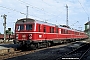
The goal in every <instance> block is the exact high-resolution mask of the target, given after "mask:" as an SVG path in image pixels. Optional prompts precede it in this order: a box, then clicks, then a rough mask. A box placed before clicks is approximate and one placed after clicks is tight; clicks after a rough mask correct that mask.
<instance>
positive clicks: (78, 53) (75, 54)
mask: <svg viewBox="0 0 90 60" xmlns="http://www.w3.org/2000/svg"><path fill="white" fill-rule="evenodd" d="M89 50H90V44H85V45H82V46H80V47H79V48H77V49H75V50H73V51H71V52H69V53H65V54H64V55H63V56H60V57H58V58H57V59H55V60H69V59H70V60H71V59H75V60H82V59H83V58H84V56H85V55H86V53H87V52H88V51H89Z"/></svg>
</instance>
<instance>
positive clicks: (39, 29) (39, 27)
mask: <svg viewBox="0 0 90 60" xmlns="http://www.w3.org/2000/svg"><path fill="white" fill-rule="evenodd" d="M38 31H39V32H40V24H39V25H38Z"/></svg>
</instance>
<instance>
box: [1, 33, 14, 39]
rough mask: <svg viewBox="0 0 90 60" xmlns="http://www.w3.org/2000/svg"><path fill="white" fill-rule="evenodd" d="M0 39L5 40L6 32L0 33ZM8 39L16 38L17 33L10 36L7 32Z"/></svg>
mask: <svg viewBox="0 0 90 60" xmlns="http://www.w3.org/2000/svg"><path fill="white" fill-rule="evenodd" d="M0 39H1V40H4V34H0ZM6 39H15V35H10V36H9V34H7V35H6Z"/></svg>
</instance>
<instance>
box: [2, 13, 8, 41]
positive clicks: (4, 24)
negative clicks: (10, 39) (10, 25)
mask: <svg viewBox="0 0 90 60" xmlns="http://www.w3.org/2000/svg"><path fill="white" fill-rule="evenodd" d="M1 17H3V19H4V23H3V26H4V41H5V40H6V17H7V15H5V14H4V15H1Z"/></svg>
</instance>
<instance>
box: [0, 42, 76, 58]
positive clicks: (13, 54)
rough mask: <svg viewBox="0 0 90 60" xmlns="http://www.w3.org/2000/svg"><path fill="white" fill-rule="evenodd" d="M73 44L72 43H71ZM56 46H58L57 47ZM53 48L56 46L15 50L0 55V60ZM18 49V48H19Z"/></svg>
mask: <svg viewBox="0 0 90 60" xmlns="http://www.w3.org/2000/svg"><path fill="white" fill-rule="evenodd" d="M72 43H74V42H72ZM69 44H71V43H65V44H64V43H63V44H61V45H62V46H64V45H69ZM57 46H58V45H57ZM53 47H54V48H55V47H56V46H51V47H47V48H41V49H37V50H23V48H21V50H16V51H14V52H12V53H8V54H1V55H0V59H1V60H4V59H9V58H12V57H17V56H22V55H26V54H30V53H34V52H36V51H40V50H44V49H48V48H53ZM19 49H20V48H19Z"/></svg>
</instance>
